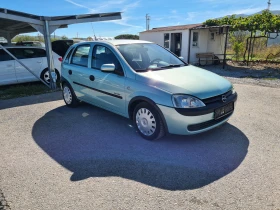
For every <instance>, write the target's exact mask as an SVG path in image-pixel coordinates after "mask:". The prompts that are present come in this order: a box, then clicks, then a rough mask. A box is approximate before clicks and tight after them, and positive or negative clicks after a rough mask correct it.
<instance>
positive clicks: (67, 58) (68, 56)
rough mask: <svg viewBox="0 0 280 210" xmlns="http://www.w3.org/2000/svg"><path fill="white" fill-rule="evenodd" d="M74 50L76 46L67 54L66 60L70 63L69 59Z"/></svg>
mask: <svg viewBox="0 0 280 210" xmlns="http://www.w3.org/2000/svg"><path fill="white" fill-rule="evenodd" d="M73 50H74V48H72V49H71V50H70V51H69V53H68V54H67V56H66V58H65V62H67V63H69V59H70V56H71V54H72V52H73Z"/></svg>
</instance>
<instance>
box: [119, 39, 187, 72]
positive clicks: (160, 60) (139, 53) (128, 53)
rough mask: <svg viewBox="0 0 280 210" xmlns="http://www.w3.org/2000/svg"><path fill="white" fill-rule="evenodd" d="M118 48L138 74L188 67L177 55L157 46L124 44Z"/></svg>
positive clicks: (150, 44)
mask: <svg viewBox="0 0 280 210" xmlns="http://www.w3.org/2000/svg"><path fill="white" fill-rule="evenodd" d="M117 48H118V49H119V51H120V53H121V54H122V55H123V57H124V58H125V60H126V61H127V62H128V64H129V65H130V66H131V68H133V69H134V70H135V71H137V72H141V71H148V70H163V69H168V68H174V67H180V66H185V65H186V63H184V62H183V61H181V60H180V59H179V58H177V57H176V56H175V55H173V54H172V53H170V52H169V51H168V50H166V49H164V48H163V47H160V46H159V45H157V44H152V43H143V44H142V43H141V44H140V43H138V44H123V45H118V46H117Z"/></svg>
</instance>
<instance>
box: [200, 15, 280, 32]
mask: <svg viewBox="0 0 280 210" xmlns="http://www.w3.org/2000/svg"><path fill="white" fill-rule="evenodd" d="M203 24H205V25H208V26H221V25H230V26H231V27H230V30H231V31H249V32H253V33H256V32H257V31H260V32H262V33H263V34H266V33H267V32H280V15H274V14H272V13H271V12H270V11H269V10H264V11H263V12H262V13H261V14H255V15H251V16H248V17H238V18H237V17H236V16H235V15H232V16H230V17H224V18H221V19H209V20H206V21H205V22H204V23H203Z"/></svg>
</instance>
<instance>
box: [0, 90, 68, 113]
mask: <svg viewBox="0 0 280 210" xmlns="http://www.w3.org/2000/svg"><path fill="white" fill-rule="evenodd" d="M61 94H62V93H61V91H57V92H53V93H46V94H41V95H33V96H26V97H22V98H14V99H7V100H0V110H1V109H9V108H13V107H19V106H26V105H32V104H39V103H46V102H50V101H57V100H63V99H62V95H61ZM26 99H28V100H26Z"/></svg>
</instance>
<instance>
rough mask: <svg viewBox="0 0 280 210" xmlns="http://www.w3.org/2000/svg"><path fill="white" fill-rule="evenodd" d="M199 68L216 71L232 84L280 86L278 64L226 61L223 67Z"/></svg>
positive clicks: (279, 66)
mask: <svg viewBox="0 0 280 210" xmlns="http://www.w3.org/2000/svg"><path fill="white" fill-rule="evenodd" d="M201 68H203V69H206V70H208V71H211V72H213V73H216V74H218V75H221V76H223V77H225V78H226V79H228V80H230V81H231V82H232V83H233V84H250V85H259V86H266V87H274V88H280V65H276V64H271V65H264V64H258V65H252V66H244V65H241V66H240V65H237V64H236V63H228V65H227V66H226V68H225V69H223V68H222V65H209V66H202V67H201Z"/></svg>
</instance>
